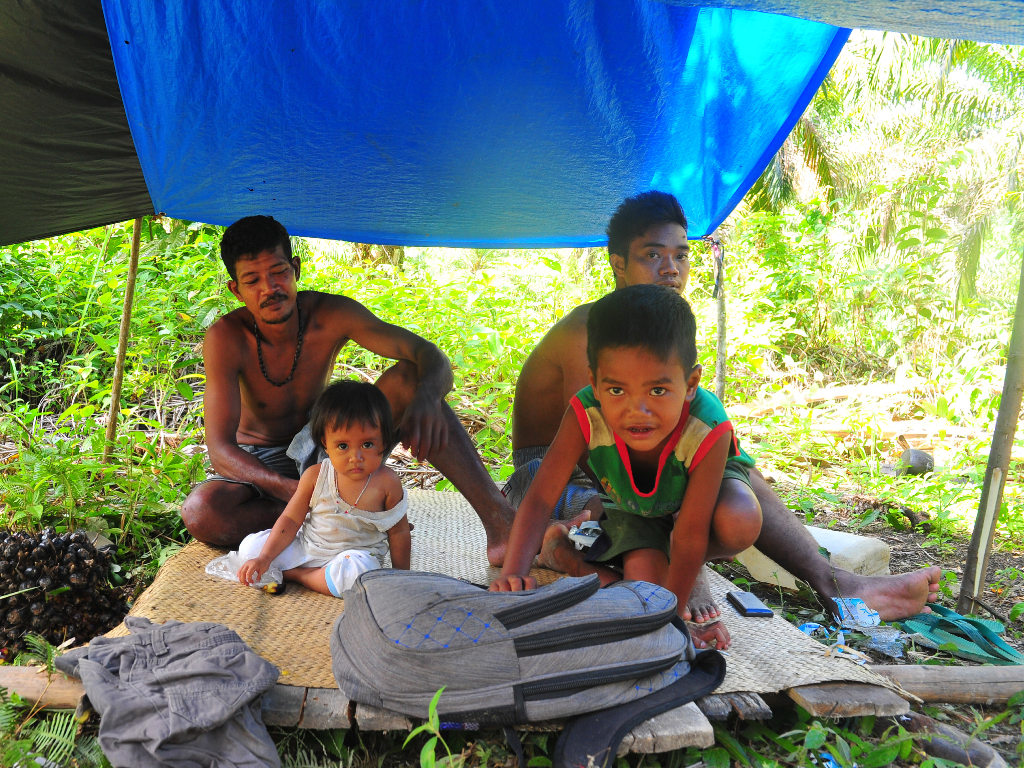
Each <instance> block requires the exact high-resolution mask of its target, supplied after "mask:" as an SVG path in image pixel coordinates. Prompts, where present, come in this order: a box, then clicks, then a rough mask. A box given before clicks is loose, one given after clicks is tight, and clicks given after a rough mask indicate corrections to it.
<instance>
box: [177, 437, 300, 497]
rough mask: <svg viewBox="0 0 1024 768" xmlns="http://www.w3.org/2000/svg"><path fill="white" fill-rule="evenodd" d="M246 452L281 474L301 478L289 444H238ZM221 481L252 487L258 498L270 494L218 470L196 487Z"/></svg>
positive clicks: (294, 478)
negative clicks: (218, 472) (226, 475)
mask: <svg viewBox="0 0 1024 768" xmlns="http://www.w3.org/2000/svg"><path fill="white" fill-rule="evenodd" d="M238 447H239V448H241V449H242V450H243V451H245V452H246V453H251V454H252V455H253V456H255V457H256V458H257V459H259V460H260V461H262V462H263V463H264V464H266V465H267V466H268V467H269V468H270V469H272V470H274V471H275V472H277V473H278V474H280V475H284V476H285V477H287V478H290V479H292V480H298V479H299V466H298V462H296V461H295V459H293V458H292V457H291V456H289V455H288V446H286V445H272V446H267V445H240V446H238ZM215 480H217V481H219V482H222V483H235V484H236V485H245V486H248V487H249V488H252V490H253V491H255V492H256V496H257V498H260V499H266V498H269V496H268V495H267V494H266V493H264V492H263V491H262V490H260V488H259V487H258V486H256V485H254V484H253V483H247V482H245V481H244V480H232V479H231V478H230V477H224V475H218V474H217V473H216V472H211V473H210V474H208V475H207V476H206V479H205V480H203V481H202V482H201V483H196V487H198V486H200V485H203V484H204V483H212V482H213V481H215Z"/></svg>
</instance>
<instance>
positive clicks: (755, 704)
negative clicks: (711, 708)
mask: <svg viewBox="0 0 1024 768" xmlns="http://www.w3.org/2000/svg"><path fill="white" fill-rule="evenodd" d="M727 695H728V696H729V698H730V700H731V701H732V706H733V709H735V710H736V714H737V715H739V716H740V720H771V717H772V708H771V707H769V706H768V705H767V704H766V703H765V701H764V699H762V698H761V697H760V696H759V695H757V694H756V693H754V692H753V691H744V692H740V693H730V694H727Z"/></svg>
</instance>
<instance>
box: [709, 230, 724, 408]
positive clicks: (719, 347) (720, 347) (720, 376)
mask: <svg viewBox="0 0 1024 768" xmlns="http://www.w3.org/2000/svg"><path fill="white" fill-rule="evenodd" d="M709 241H710V243H711V255H712V257H713V258H714V261H715V288H714V291H713V298H714V299H715V308H716V309H717V323H716V325H717V328H716V330H717V338H716V343H715V395H717V396H718V399H719V400H724V399H725V374H726V365H725V364H726V356H727V355H728V354H729V346H728V344H727V343H726V337H725V248H724V247H723V246H722V242H721V241H720V240H719V239H718V238H717V237H715V236H714V235H712V236H711V237H710V238H709Z"/></svg>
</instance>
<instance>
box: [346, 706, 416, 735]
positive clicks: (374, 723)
mask: <svg viewBox="0 0 1024 768" xmlns="http://www.w3.org/2000/svg"><path fill="white" fill-rule="evenodd" d="M356 724H357V725H358V726H359V729H360V730H363V731H411V730H412V720H411V719H409V718H408V717H406V716H405V715H401V714H399V713H398V712H391V711H390V710H387V709H378V708H377V707H371V706H370V705H369V704H356Z"/></svg>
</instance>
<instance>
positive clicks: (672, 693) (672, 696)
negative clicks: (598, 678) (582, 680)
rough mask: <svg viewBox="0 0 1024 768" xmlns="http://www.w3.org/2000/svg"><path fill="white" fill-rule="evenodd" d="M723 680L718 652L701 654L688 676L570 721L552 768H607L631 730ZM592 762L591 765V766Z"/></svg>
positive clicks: (556, 746)
mask: <svg viewBox="0 0 1024 768" xmlns="http://www.w3.org/2000/svg"><path fill="white" fill-rule="evenodd" d="M724 678H725V659H724V658H722V655H721V654H720V653H719V652H718V651H702V652H701V653H698V654H697V658H696V659H694V660H693V661H691V662H690V673H689V674H688V675H686V676H685V677H683V678H681V679H679V680H677V681H676V682H674V683H672V684H671V685H668V686H666V687H665V688H662V689H661V690H660V691H657V692H655V693H652V694H650V695H648V696H644V697H643V698H642V699H636V700H635V701H631V702H629V703H628V704H623V705H621V706H618V707H612V708H611V709H604V710H601V711H600V712H591V713H589V714H586V715H580V716H579V717H577V718H576V719H574V720H571V721H570V722H569V724H568V725H566V726H565V728H564V729H563V730H562V733H561V734H560V735H559V736H558V742H557V743H556V744H555V751H554V754H553V755H552V764H553V768H577V767H578V766H583V765H585V766H593V768H611V766H612V765H614V763H615V755H616V753H617V752H618V749H619V744H620V743H621V742H622V740H623V739H624V738H625V736H626V734H627V733H629V732H630V731H631V730H632V729H633V728H634V727H635V726H637V725H639V724H640V723H642V722H644V721H645V720H650V719H651V718H652V717H655V716H657V715H660V714H661V713H662V712H667V711H668V710H670V709H675V708H676V707H681V706H683V704H687V703H689V702H691V701H695V700H697V699H699V698H701V697H702V696H707V695H708V694H709V693H711V692H712V691H713V690H715V689H716V688H717V687H718V686H719V685H721V684H722V680H723V679H724ZM591 761H592V762H591Z"/></svg>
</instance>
